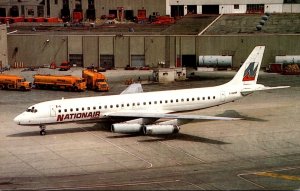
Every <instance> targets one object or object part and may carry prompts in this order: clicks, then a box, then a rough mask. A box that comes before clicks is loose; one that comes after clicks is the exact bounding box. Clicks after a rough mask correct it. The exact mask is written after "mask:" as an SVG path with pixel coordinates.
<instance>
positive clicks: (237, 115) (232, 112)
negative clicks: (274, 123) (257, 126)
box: [216, 110, 268, 122]
mask: <svg viewBox="0 0 300 191" xmlns="http://www.w3.org/2000/svg"><path fill="white" fill-rule="evenodd" d="M216 116H218V117H233V118H241V119H242V120H245V121H257V122H267V121H268V120H265V119H259V118H255V117H248V116H243V115H241V114H240V113H239V112H237V111H235V110H226V111H224V113H222V114H219V115H216Z"/></svg>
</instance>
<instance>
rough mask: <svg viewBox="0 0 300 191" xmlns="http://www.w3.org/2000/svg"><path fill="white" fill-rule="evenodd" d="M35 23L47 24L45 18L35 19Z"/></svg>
mask: <svg viewBox="0 0 300 191" xmlns="http://www.w3.org/2000/svg"><path fill="white" fill-rule="evenodd" d="M33 22H37V23H41V22H45V18H44V17H36V18H34V19H33Z"/></svg>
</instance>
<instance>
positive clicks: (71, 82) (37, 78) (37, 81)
mask: <svg viewBox="0 0 300 191" xmlns="http://www.w3.org/2000/svg"><path fill="white" fill-rule="evenodd" d="M33 78H34V81H33V84H34V85H35V87H36V88H41V89H62V90H68V91H85V90H86V82H85V80H84V79H83V78H79V77H75V76H71V75H68V76H54V75H39V74H36V75H34V76H33Z"/></svg>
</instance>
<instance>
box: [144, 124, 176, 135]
mask: <svg viewBox="0 0 300 191" xmlns="http://www.w3.org/2000/svg"><path fill="white" fill-rule="evenodd" d="M179 129H180V127H179V126H177V125H145V126H143V133H144V134H145V135H164V134H173V133H178V132H179Z"/></svg>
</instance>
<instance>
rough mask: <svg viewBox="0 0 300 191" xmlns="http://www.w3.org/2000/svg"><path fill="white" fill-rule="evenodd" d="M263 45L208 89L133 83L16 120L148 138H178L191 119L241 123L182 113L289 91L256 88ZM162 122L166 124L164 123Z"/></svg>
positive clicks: (32, 110)
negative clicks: (102, 127) (97, 127)
mask: <svg viewBox="0 0 300 191" xmlns="http://www.w3.org/2000/svg"><path fill="white" fill-rule="evenodd" d="M264 50H265V46H256V47H255V48H254V49H253V51H252V52H251V53H250V55H249V56H248V58H247V59H246V61H245V62H244V63H243V65H242V66H241V67H240V69H239V70H238V72H237V73H236V75H235V76H234V77H233V79H232V80H230V81H229V82H227V83H225V84H223V85H219V86H214V87H205V88H190V89H180V90H167V91H154V92H143V89H142V86H141V85H140V84H132V85H130V86H129V87H128V88H127V89H125V90H124V91H123V92H122V93H121V94H119V95H108V96H95V97H84V98H72V99H63V98H62V99H60V100H52V101H46V102H41V103H38V104H35V105H32V106H30V107H29V108H28V109H27V110H26V111H24V112H23V113H21V114H20V115H18V116H17V117H15V118H14V121H15V123H17V124H18V125H22V126H39V127H40V135H45V134H46V125H52V124H53V125H54V124H60V123H68V122H69V123H70V122H73V123H74V122H77V123H78V122H79V123H80V122H87V123H89V122H92V123H95V122H103V121H109V122H111V124H112V125H111V131H112V132H115V133H125V134H128V133H139V132H141V133H143V134H145V135H158V134H172V133H178V132H179V130H180V126H181V125H183V124H186V123H188V122H190V121H193V120H200V121H201V120H239V119H240V118H230V117H217V116H202V115H188V114H182V113H181V112H184V111H194V110H200V109H205V108H209V107H213V106H218V105H222V104H225V103H229V102H233V101H235V100H238V99H240V98H242V97H245V96H247V95H249V94H251V93H253V92H255V91H260V90H270V89H279V88H288V87H289V86H277V87H266V86H264V85H262V84H257V78H258V73H259V69H260V66H261V62H262V58H263V54H264ZM160 119H164V120H160Z"/></svg>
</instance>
